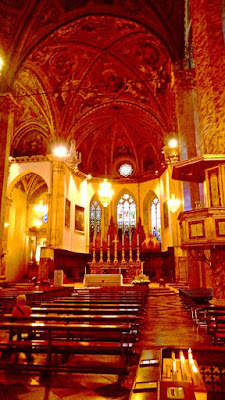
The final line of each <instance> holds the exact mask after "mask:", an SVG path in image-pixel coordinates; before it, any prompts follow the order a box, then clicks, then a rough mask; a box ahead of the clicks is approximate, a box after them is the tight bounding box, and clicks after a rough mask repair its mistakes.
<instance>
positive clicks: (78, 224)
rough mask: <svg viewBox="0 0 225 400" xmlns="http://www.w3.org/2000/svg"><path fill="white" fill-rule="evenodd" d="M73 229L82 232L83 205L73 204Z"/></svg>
mask: <svg viewBox="0 0 225 400" xmlns="http://www.w3.org/2000/svg"><path fill="white" fill-rule="evenodd" d="M75 230H76V231H80V232H84V207H81V206H77V205H75Z"/></svg>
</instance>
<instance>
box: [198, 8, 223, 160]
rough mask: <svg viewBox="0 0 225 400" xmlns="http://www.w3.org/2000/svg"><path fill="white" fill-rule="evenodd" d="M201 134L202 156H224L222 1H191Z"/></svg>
mask: <svg viewBox="0 0 225 400" xmlns="http://www.w3.org/2000/svg"><path fill="white" fill-rule="evenodd" d="M190 5H191V15H192V31H193V45H194V60H195V66H196V83H197V93H198V111H199V120H200V134H201V139H202V143H203V150H204V153H205V154H207V153H208V154H216V153H217V154H218V153H225V135H224V121H225V74H224V71H225V45H224V37H223V29H222V1H221V0H198V1H196V0H190Z"/></svg>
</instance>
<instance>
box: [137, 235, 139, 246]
mask: <svg viewBox="0 0 225 400" xmlns="http://www.w3.org/2000/svg"><path fill="white" fill-rule="evenodd" d="M137 246H139V233H138V234H137Z"/></svg>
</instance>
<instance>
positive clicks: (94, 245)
mask: <svg viewBox="0 0 225 400" xmlns="http://www.w3.org/2000/svg"><path fill="white" fill-rule="evenodd" d="M93 247H95V235H94V237H93Z"/></svg>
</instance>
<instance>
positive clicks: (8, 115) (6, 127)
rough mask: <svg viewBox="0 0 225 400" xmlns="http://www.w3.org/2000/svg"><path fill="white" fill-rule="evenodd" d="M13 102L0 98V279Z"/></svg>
mask: <svg viewBox="0 0 225 400" xmlns="http://www.w3.org/2000/svg"><path fill="white" fill-rule="evenodd" d="M15 104H16V103H15V102H14V100H13V97H12V96H11V94H10V93H6V94H4V95H2V96H1V97H0V127H1V131H0V135H1V140H0V154H1V157H0V277H1V276H2V275H4V273H5V271H4V260H3V258H4V249H3V246H4V244H3V241H4V222H5V212H6V192H7V179H8V170H9V155H10V144H11V139H12V135H13V127H14V107H15Z"/></svg>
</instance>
